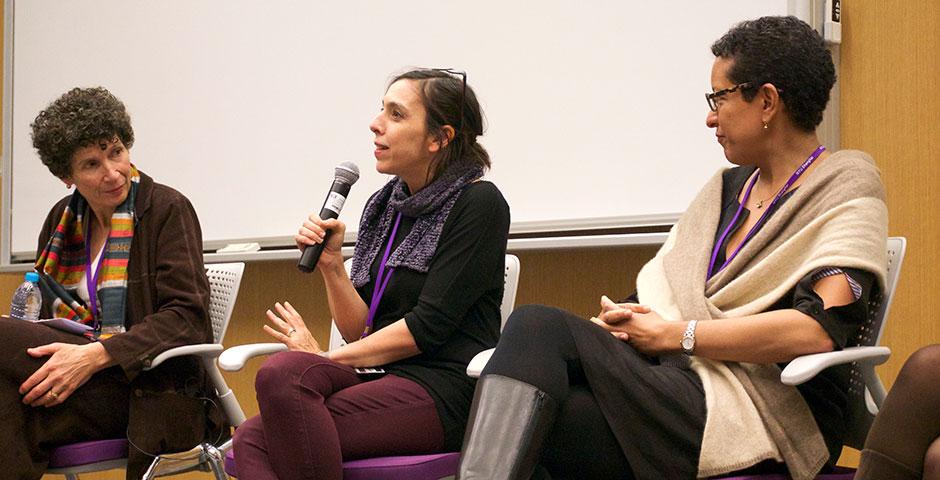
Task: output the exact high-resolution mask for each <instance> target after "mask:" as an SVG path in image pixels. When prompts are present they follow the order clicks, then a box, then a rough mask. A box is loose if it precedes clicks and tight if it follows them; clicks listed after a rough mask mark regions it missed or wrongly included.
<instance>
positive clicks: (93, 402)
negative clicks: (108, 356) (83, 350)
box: [0, 318, 129, 479]
mask: <svg viewBox="0 0 940 480" xmlns="http://www.w3.org/2000/svg"><path fill="white" fill-rule="evenodd" d="M0 332H3V333H2V334H0V419H2V421H0V478H17V479H31V478H32V479H38V478H40V477H41V476H42V474H43V472H44V471H45V469H46V464H47V462H48V460H49V452H50V451H51V449H52V447H55V446H57V445H62V444H67V443H74V442H78V441H86V440H99V439H106V438H121V437H124V435H125V430H126V429H127V418H128V413H127V410H128V409H127V405H128V392H129V387H128V383H127V380H126V379H125V377H124V374H123V372H121V370H120V369H119V368H117V367H112V368H109V369H106V370H102V371H100V372H98V373H96V374H95V375H93V376H92V377H91V378H90V379H89V380H88V382H86V383H85V384H84V385H82V386H81V387H79V388H78V390H76V391H75V392H74V393H73V394H72V395H71V396H70V397H69V398H68V399H66V400H65V402H63V403H62V404H61V405H57V406H55V407H51V408H46V407H31V406H29V405H24V404H23V396H22V395H20V393H19V391H18V389H19V386H20V384H22V383H23V382H24V381H25V380H26V379H27V378H28V377H29V376H30V375H32V374H33V372H35V371H36V369H37V368H39V367H40V366H41V365H42V364H43V363H45V361H46V360H47V358H48V357H42V358H33V357H31V356H30V355H29V354H27V353H26V349H27V348H31V347H37V346H40V345H45V344H49V343H54V342H62V343H73V344H85V343H88V342H89V340H87V339H85V338H83V337H80V336H77V335H72V334H69V333H65V332H62V331H59V330H55V329H53V328H50V327H47V326H45V325H38V324H34V323H30V322H25V321H23V320H13V319H9V318H0Z"/></svg>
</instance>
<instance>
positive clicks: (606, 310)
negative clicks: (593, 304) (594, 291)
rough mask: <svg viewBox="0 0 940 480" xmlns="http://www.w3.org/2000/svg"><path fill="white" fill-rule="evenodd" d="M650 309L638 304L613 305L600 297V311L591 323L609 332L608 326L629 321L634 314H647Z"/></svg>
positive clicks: (610, 301)
mask: <svg viewBox="0 0 940 480" xmlns="http://www.w3.org/2000/svg"><path fill="white" fill-rule="evenodd" d="M649 311H650V307H649V306H648V305H643V304H639V303H614V301H612V300H611V299H610V298H608V297H607V295H601V311H600V313H598V314H597V317H593V318H591V321H592V322H594V323H596V324H598V325H600V326H601V327H602V328H604V329H605V330H608V331H610V330H611V329H610V328H609V327H608V326H609V325H617V324H619V323H621V322H625V321H627V320H629V319H630V317H631V316H632V315H633V314H634V313H648V312H649Z"/></svg>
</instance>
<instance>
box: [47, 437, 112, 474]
mask: <svg viewBox="0 0 940 480" xmlns="http://www.w3.org/2000/svg"><path fill="white" fill-rule="evenodd" d="M119 458H127V440H126V439H124V438H112V439H110V440H95V441H91V442H79V443H72V444H69V445H62V446H61V447H56V448H55V449H54V450H53V451H52V455H51V456H50V457H49V468H65V467H75V466H78V465H87V464H89V463H95V462H104V461H106V460H117V459H119Z"/></svg>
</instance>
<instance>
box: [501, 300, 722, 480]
mask: <svg viewBox="0 0 940 480" xmlns="http://www.w3.org/2000/svg"><path fill="white" fill-rule="evenodd" d="M608 342H609V343H608ZM595 346H596V347H598V348H594V347H595ZM609 350H613V351H615V352H616V356H617V357H618V358H617V359H616V361H615V362H613V363H604V362H606V360H600V359H598V358H596V357H597V352H598V351H609ZM609 365H616V367H609ZM604 368H616V369H617V370H618V371H617V372H609V373H610V378H611V379H612V380H609V381H608V380H607V379H605V381H604V384H598V382H597V380H596V378H598V377H597V375H595V374H594V373H592V372H594V371H596V370H597V369H604ZM488 374H496V375H503V376H506V377H510V378H514V379H517V380H520V381H523V382H526V383H528V384H531V385H533V386H535V387H537V388H538V389H540V390H542V391H544V392H545V393H547V394H548V395H550V396H551V397H552V398H553V399H555V400H556V401H557V402H558V403H559V405H560V408H561V410H560V414H559V417H558V420H557V421H556V424H555V427H554V429H553V431H552V432H551V434H550V436H549V438H548V439H547V440H546V445H545V446H544V448H543V451H542V467H543V468H544V469H545V470H546V471H547V472H548V474H550V475H551V477H552V478H556V479H563V478H588V479H589V478H598V479H601V478H604V479H608V478H610V479H618V478H623V479H631V478H638V479H647V478H694V477H695V474H696V473H697V469H698V452H699V450H700V448H701V437H702V432H703V430H704V425H705V396H704V391H703V389H702V385H701V381H700V380H699V378H698V376H697V375H696V374H695V373H694V372H691V371H690V370H688V369H682V368H678V367H673V366H667V365H660V364H659V362H658V360H657V359H654V358H648V357H646V356H644V355H642V354H640V353H638V352H636V351H635V350H634V349H633V348H632V347H630V346H629V345H627V344H624V343H623V342H621V341H620V340H617V339H616V338H614V337H613V336H611V335H610V334H609V333H607V332H605V331H603V329H601V328H600V327H598V326H596V325H594V324H592V323H591V322H589V321H587V320H585V319H582V318H579V317H577V316H575V315H573V314H571V313H569V312H566V311H564V310H560V309H556V308H551V307H545V306H537V305H528V306H525V307H521V308H519V309H517V310H516V311H515V312H513V314H512V316H511V317H510V319H509V321H508V323H507V325H506V328H505V330H504V331H503V334H502V336H501V338H500V341H499V344H498V346H497V348H496V351H495V352H494V354H493V356H492V358H491V359H490V361H489V363H488V364H487V366H486V368H485V369H484V371H483V375H488ZM592 377H594V378H592ZM612 392H613V393H612ZM599 393H602V394H603V396H602V395H598V394H599ZM604 399H607V400H606V402H607V403H609V404H608V405H605V404H603V403H602V402H605V400H604ZM611 399H613V400H611ZM615 415H616V416H621V417H619V418H618V422H612V421H611V417H612V416H615ZM623 418H627V419H630V421H629V422H628V427H627V428H626V429H625V430H627V431H617V430H615V429H614V428H612V427H611V425H617V424H618V423H619V424H621V425H622V424H623V421H622V420H623Z"/></svg>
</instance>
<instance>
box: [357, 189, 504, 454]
mask: <svg viewBox="0 0 940 480" xmlns="http://www.w3.org/2000/svg"><path fill="white" fill-rule="evenodd" d="M414 222H415V219H414V218H409V217H405V216H402V219H401V224H400V225H399V227H398V232H397V234H396V236H395V238H394V239H392V240H391V241H392V242H394V243H393V244H392V248H396V247H397V246H398V244H400V243H401V242H402V241H403V240H404V239H405V237H406V236H407V235H408V232H410V231H411V229H412V227H413V226H414ZM508 234H509V205H508V204H507V203H506V201H505V199H503V196H502V194H501V193H500V192H499V190H498V189H497V188H496V186H495V185H493V184H492V183H490V182H476V183H472V184H470V185H468V186H467V187H465V188H464V190H463V192H461V194H460V197H459V198H458V199H457V201H456V202H455V203H454V207H453V209H452V210H451V212H450V214H449V215H448V217H447V220H446V221H445V222H444V227H443V229H442V231H441V237H440V241H439V243H438V246H437V250H436V251H435V253H434V258H433V259H432V260H431V265H430V269H429V271H428V272H427V273H419V272H417V271H415V270H411V269H408V268H406V267H397V268H396V269H395V271H394V273H393V274H392V277H391V280H389V282H388V286H387V287H386V290H385V293H384V294H383V295H382V299H381V301H380V302H379V308H378V311H377V312H376V317H375V319H374V326H375V329H376V330H379V329H381V328H384V327H386V326H388V325H390V324H392V323H394V322H396V321H398V320H400V319H402V318H404V319H405V323H406V325H407V326H408V330H409V331H410V332H411V334H412V336H414V339H415V342H416V343H417V345H418V349H419V350H420V351H421V353H420V354H418V355H416V356H414V357H410V358H406V359H403V360H400V361H397V362H394V363H392V364H389V365H385V366H384V368H385V370H386V371H387V372H388V373H390V374H394V375H398V376H401V377H404V378H408V379H410V380H413V381H415V382H417V383H418V384H420V385H421V386H422V387H424V388H425V390H427V392H428V394H429V395H430V396H431V397H432V398H433V399H434V403H435V405H436V407H437V412H438V416H439V417H440V419H441V423H442V425H443V427H444V440H445V447H446V448H447V449H451V450H456V449H459V448H460V444H461V441H462V439H463V432H464V428H465V426H466V423H467V416H468V414H469V411H470V402H471V401H472V400H473V389H474V387H475V385H476V382H475V380H474V379H472V378H469V377H467V374H466V368H467V364H468V363H469V362H470V360H471V359H472V358H473V356H474V355H476V354H477V353H479V352H481V351H483V350H486V349H488V348H493V347H495V346H496V342H497V340H498V339H499V325H500V312H499V307H500V304H501V302H502V298H503V283H504V281H503V272H504V268H505V254H506V240H507V237H508ZM386 243H387V241H386ZM384 248H385V245H383V246H382V250H384ZM380 261H381V258H380V256H378V255H377V256H376V259H375V261H374V262H373V263H372V266H371V275H370V278H371V280H370V281H369V283H367V284H365V285H363V286H362V287H360V288H358V289H357V291H358V293H359V296H360V297H361V298H362V299H363V301H365V302H366V303H367V304H368V303H369V302H370V301H371V299H372V291H373V288H374V286H375V278H376V277H377V276H378V269H379V263H380Z"/></svg>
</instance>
